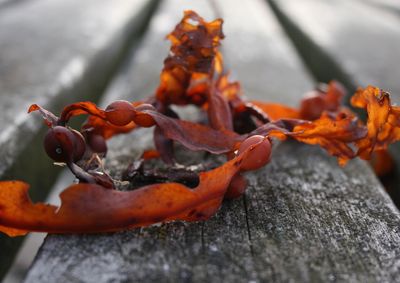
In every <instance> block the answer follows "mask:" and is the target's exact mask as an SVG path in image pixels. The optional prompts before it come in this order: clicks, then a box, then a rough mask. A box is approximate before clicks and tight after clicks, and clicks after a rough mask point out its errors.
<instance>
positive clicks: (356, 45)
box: [0, 0, 400, 282]
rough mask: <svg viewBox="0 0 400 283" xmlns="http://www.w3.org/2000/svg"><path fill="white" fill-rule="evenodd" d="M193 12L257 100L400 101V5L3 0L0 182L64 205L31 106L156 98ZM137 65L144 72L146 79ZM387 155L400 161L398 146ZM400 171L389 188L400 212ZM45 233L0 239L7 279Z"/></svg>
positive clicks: (297, 0) (372, 1)
mask: <svg viewBox="0 0 400 283" xmlns="http://www.w3.org/2000/svg"><path fill="white" fill-rule="evenodd" d="M186 9H195V10H196V11H198V12H199V13H200V14H201V15H203V16H204V17H205V18H206V19H207V20H211V19H214V18H216V17H222V18H223V19H224V21H225V22H224V32H225V35H226V39H225V40H224V42H223V47H222V50H223V55H224V57H225V64H226V66H227V68H228V69H229V70H230V72H231V77H232V78H233V79H237V80H239V81H240V82H241V84H242V86H243V91H244V94H245V95H246V96H248V97H250V98H253V99H262V100H266V101H272V102H278V103H285V104H288V105H291V106H296V105H297V104H298V102H299V100H300V98H301V96H302V95H303V94H304V93H306V92H307V91H309V90H311V89H313V88H314V87H315V86H316V85H317V84H318V83H319V82H325V83H327V82H329V81H330V80H333V79H335V80H338V81H339V82H341V83H342V84H343V85H344V86H345V87H346V88H347V90H348V96H347V97H346V98H345V99H346V102H348V100H349V97H350V95H351V94H352V93H353V92H354V91H355V90H356V88H357V87H359V86H361V87H365V86H367V85H369V84H372V85H376V86H378V87H381V88H383V89H385V90H387V91H389V92H390V93H391V94H392V99H393V101H395V102H400V2H399V1H398V0H353V1H348V0H247V1H240V0H207V1H206V0H114V1H107V0H86V1H80V0H59V1H53V0H0V176H1V180H9V179H20V180H24V181H26V182H28V183H30V184H31V185H32V190H31V196H32V199H33V200H35V201H37V200H45V199H47V200H51V201H52V202H56V203H57V202H59V199H58V197H57V196H58V192H59V191H60V190H61V189H62V188H65V187H66V186H67V185H68V184H70V183H71V182H72V181H73V177H72V176H71V175H70V174H69V173H67V172H64V171H63V170H62V168H57V167H55V166H53V164H52V163H51V161H50V160H49V159H48V158H47V157H46V155H45V153H44V151H43V149H42V148H41V142H42V136H43V133H44V131H45V128H44V127H43V124H42V122H41V120H40V118H39V117H37V116H38V115H27V114H26V110H27V108H28V106H29V105H30V104H32V103H38V104H41V105H43V106H46V107H48V108H49V109H51V110H53V111H55V112H57V111H59V110H60V109H61V108H62V106H64V105H66V104H68V103H71V102H74V101H78V100H92V101H95V102H99V103H102V104H103V105H105V104H106V103H107V102H110V101H112V100H115V99H128V100H129V99H130V100H134V99H135V98H138V97H140V96H142V97H143V96H148V95H150V94H151V93H149V92H151V91H149V89H155V88H156V86H157V84H158V74H159V72H160V70H161V68H162V62H163V58H165V56H166V55H167V54H168V46H169V44H168V42H166V41H165V40H164V37H165V35H166V34H167V33H168V32H169V31H171V30H172V29H173V27H174V25H175V24H176V23H177V22H178V21H179V20H180V18H181V16H182V12H183V11H184V10H186ZM136 66H145V67H143V68H142V69H141V72H140V74H139V75H137V71H136V69H135V68H136ZM260 81H262V82H265V85H266V86H268V87H264V86H263V85H260V83H259V82H260ZM266 89H268V91H266ZM78 123H79V121H77V124H78ZM391 153H392V157H393V160H394V162H395V163H398V164H400V154H399V149H398V147H392V148H391ZM397 168H398V166H395V167H393V170H391V171H390V172H388V173H387V174H386V175H385V176H381V177H382V178H381V180H382V182H383V183H384V185H385V186H386V188H387V190H388V191H389V193H390V195H391V196H392V198H393V200H394V201H395V203H397V204H399V203H400V201H399V200H400V198H399V194H398V191H399V188H398V186H399V184H400V182H399V180H398V176H399V174H398V171H397V170H398V169H397ZM60 173H61V175H60ZM44 236H45V235H43V234H32V235H30V236H28V237H26V240H25V241H24V244H23V245H22V249H19V247H20V246H21V244H22V242H23V240H24V238H17V239H9V238H7V237H5V236H3V235H1V236H0V251H1V252H0V278H2V276H6V277H5V279H4V282H20V281H22V280H23V278H24V276H25V274H26V271H27V270H28V268H29V265H30V264H31V262H32V260H33V258H34V256H35V254H36V252H37V250H38V248H39V246H40V244H41V242H42V241H43V239H44ZM18 250H19V253H18V254H17V252H18ZM15 255H17V256H16V258H14V256H15Z"/></svg>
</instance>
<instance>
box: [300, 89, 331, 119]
mask: <svg viewBox="0 0 400 283" xmlns="http://www.w3.org/2000/svg"><path fill="white" fill-rule="evenodd" d="M324 110H325V101H324V98H323V97H322V96H321V93H320V92H318V91H312V92H310V93H308V94H307V95H306V96H305V97H304V98H303V99H302V100H301V104H300V117H301V118H302V119H305V120H315V119H318V118H319V117H320V116H321V114H322V112H323V111H324Z"/></svg>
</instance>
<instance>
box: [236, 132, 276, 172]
mask: <svg viewBox="0 0 400 283" xmlns="http://www.w3.org/2000/svg"><path fill="white" fill-rule="evenodd" d="M253 145H256V146H255V147H254V148H252V149H250V152H249V153H248V155H247V156H246V157H245V158H244V159H243V161H242V164H241V167H240V169H241V170H243V171H248V170H256V169H259V168H261V167H263V166H264V165H265V164H267V163H268V162H269V160H270V157H271V142H270V141H269V139H268V138H265V137H263V136H260V135H254V136H251V137H249V138H247V139H245V140H244V141H243V142H242V143H241V145H240V147H239V150H238V154H241V153H242V152H244V151H245V150H247V149H248V148H249V147H251V146H253Z"/></svg>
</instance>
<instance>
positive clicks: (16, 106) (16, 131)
mask: <svg viewBox="0 0 400 283" xmlns="http://www.w3.org/2000/svg"><path fill="white" fill-rule="evenodd" d="M4 3H9V5H7V6H3V7H2V9H0V50H1V51H0V178H1V180H4V179H22V180H24V181H27V182H29V183H30V184H31V185H32V187H33V188H32V190H31V194H32V195H33V198H34V199H36V200H37V199H43V198H44V196H45V195H46V193H47V192H48V189H47V188H49V187H50V186H51V184H52V183H53V181H54V180H55V178H56V173H57V172H58V170H56V169H57V168H56V167H55V166H53V165H52V163H51V161H50V160H49V159H48V158H47V157H46V154H45V153H44V151H43V149H42V138H43V135H44V130H45V129H44V126H43V122H42V121H41V118H40V117H39V115H37V114H31V115H28V114H27V109H28V106H29V105H30V104H32V103H38V104H41V105H43V106H46V107H48V108H50V109H51V110H57V111H59V110H60V109H61V107H62V106H64V105H65V104H67V103H71V102H73V101H76V100H77V99H80V100H96V99H97V98H98V97H99V96H100V95H101V93H102V91H103V90H104V88H105V86H106V84H107V81H108V80H109V79H110V77H111V76H112V74H113V72H114V70H115V68H116V66H118V65H119V62H120V61H121V59H122V57H123V56H124V53H125V50H126V48H127V46H128V45H129V46H130V45H131V44H132V42H133V41H135V40H138V38H139V37H140V34H141V32H142V29H143V28H144V26H145V25H146V22H147V20H148V18H149V14H150V13H151V11H152V10H153V9H154V7H155V4H156V1H154V0H152V1H146V0H131V1H119V0H117V1H112V2H110V1H98V0H95V1H75V0H72V1H51V0H50V1H48V0H44V1H20V2H18V3H14V2H13V4H15V5H11V2H4ZM20 242H21V238H18V239H8V238H7V237H5V236H4V235H0V250H1V253H0V278H1V277H2V274H3V273H4V271H5V270H7V267H8V266H9V265H10V264H11V263H12V254H13V253H14V252H15V250H16V247H17V246H18V244H19V243H20Z"/></svg>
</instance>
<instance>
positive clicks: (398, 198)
mask: <svg viewBox="0 0 400 283" xmlns="http://www.w3.org/2000/svg"><path fill="white" fill-rule="evenodd" d="M268 2H269V3H270V4H271V6H272V8H273V9H274V11H275V13H276V15H277V16H278V18H279V20H280V21H281V23H282V24H283V26H284V27H285V29H286V31H287V32H288V34H289V35H290V37H291V39H292V40H293V42H294V43H295V45H296V47H297V48H298V50H299V52H300V53H301V54H302V57H303V59H304V61H305V62H306V64H307V65H308V66H309V68H310V69H311V70H313V74H314V76H315V77H316V78H317V79H320V80H324V81H329V80H332V79H338V80H339V81H341V82H343V83H344V84H345V85H346V86H347V87H348V89H349V90H350V93H349V97H350V96H351V95H352V94H353V91H355V90H356V88H357V87H359V86H361V87H366V86H367V85H369V84H372V85H375V86H378V87H380V88H383V89H385V90H386V91H389V92H390V93H391V97H392V101H393V102H394V103H396V104H399V103H400V83H399V80H398V77H399V76H398V74H399V73H400V65H399V64H397V62H398V61H399V60H400V53H399V50H400V28H399V27H400V16H399V15H400V14H399V13H396V9H395V6H396V4H395V3H399V2H396V1H391V0H388V1H373V0H372V1H367V2H365V1H343V0H334V1H318V0H305V1H301V4H300V2H299V1H292V0H269V1H268ZM378 2H379V4H378ZM373 3H375V4H373ZM388 5H390V8H388V9H381V8H382V7H383V6H384V7H388ZM397 5H399V4H397ZM383 19H384V20H383ZM349 97H348V98H349ZM347 100H348V101H349V99H347ZM348 101H347V102H348ZM356 111H358V110H357V109H356ZM357 113H358V114H359V115H360V116H361V117H363V116H364V117H365V111H358V112H357ZM389 150H390V152H391V154H392V157H393V158H394V160H395V162H396V164H397V166H396V168H395V172H394V173H393V174H392V176H390V177H391V179H388V180H385V185H386V187H387V188H388V190H389V193H390V194H391V196H392V198H393V199H394V201H395V203H396V204H397V205H400V193H399V192H400V145H399V144H394V145H392V146H391V147H389Z"/></svg>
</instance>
